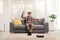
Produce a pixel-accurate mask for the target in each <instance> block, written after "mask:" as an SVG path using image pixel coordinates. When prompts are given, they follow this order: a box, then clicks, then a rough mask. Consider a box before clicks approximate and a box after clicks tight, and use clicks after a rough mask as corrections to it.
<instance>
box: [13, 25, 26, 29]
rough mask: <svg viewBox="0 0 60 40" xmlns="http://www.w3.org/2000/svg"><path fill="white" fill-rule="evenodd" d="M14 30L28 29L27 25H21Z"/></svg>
mask: <svg viewBox="0 0 60 40" xmlns="http://www.w3.org/2000/svg"><path fill="white" fill-rule="evenodd" d="M14 29H17V30H19V29H23V30H25V29H26V28H25V25H21V26H15V27H14Z"/></svg>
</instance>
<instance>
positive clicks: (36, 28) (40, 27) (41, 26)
mask: <svg viewBox="0 0 60 40" xmlns="http://www.w3.org/2000/svg"><path fill="white" fill-rule="evenodd" d="M39 29H44V26H43V25H34V30H39Z"/></svg>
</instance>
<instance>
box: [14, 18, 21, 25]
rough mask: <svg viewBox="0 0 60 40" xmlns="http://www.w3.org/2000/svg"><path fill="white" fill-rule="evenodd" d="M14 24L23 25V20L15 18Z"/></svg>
mask: <svg viewBox="0 0 60 40" xmlns="http://www.w3.org/2000/svg"><path fill="white" fill-rule="evenodd" d="M13 24H14V25H15V26H17V25H22V22H21V20H19V19H14V20H13Z"/></svg>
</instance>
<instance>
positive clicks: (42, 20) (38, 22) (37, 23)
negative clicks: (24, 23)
mask: <svg viewBox="0 0 60 40" xmlns="http://www.w3.org/2000/svg"><path fill="white" fill-rule="evenodd" d="M43 23H44V18H41V19H40V21H37V20H34V22H33V24H34V25H43Z"/></svg>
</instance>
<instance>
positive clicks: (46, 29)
mask: <svg viewBox="0 0 60 40" xmlns="http://www.w3.org/2000/svg"><path fill="white" fill-rule="evenodd" d="M43 25H44V28H45V33H48V32H49V24H48V22H44V23H43Z"/></svg>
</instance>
